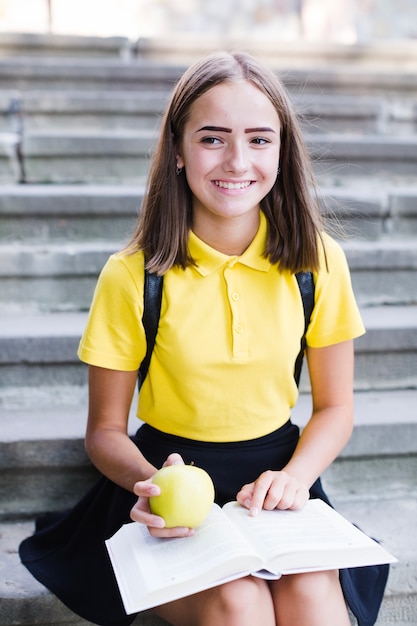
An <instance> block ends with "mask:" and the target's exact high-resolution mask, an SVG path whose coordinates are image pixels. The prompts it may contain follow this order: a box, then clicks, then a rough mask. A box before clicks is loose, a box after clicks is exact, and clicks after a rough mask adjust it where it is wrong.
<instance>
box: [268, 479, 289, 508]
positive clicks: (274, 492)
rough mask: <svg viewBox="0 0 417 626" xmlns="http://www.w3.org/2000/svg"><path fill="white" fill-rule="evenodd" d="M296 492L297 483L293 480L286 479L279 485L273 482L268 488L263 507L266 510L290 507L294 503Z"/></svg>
mask: <svg viewBox="0 0 417 626" xmlns="http://www.w3.org/2000/svg"><path fill="white" fill-rule="evenodd" d="M277 487H278V488H277ZM296 494H297V484H296V482H295V481H287V482H286V483H281V484H279V485H275V484H274V485H272V487H271V489H270V490H269V493H268V496H267V499H266V506H265V508H268V510H273V509H280V510H281V511H284V510H285V509H290V508H291V507H292V506H293V504H294V500H295V497H296Z"/></svg>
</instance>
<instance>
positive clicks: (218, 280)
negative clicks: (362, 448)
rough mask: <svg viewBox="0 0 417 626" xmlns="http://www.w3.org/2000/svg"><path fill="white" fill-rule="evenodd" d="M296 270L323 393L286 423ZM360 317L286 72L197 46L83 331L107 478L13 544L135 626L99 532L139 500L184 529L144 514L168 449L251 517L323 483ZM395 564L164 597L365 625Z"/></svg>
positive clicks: (104, 614) (344, 433) (241, 617)
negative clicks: (308, 295) (155, 285)
mask: <svg viewBox="0 0 417 626" xmlns="http://www.w3.org/2000/svg"><path fill="white" fill-rule="evenodd" d="M145 266H146V267H147V269H148V270H149V271H150V272H155V273H158V274H160V275H163V276H164V286H163V296H162V307H161V316H160V322H159V327H158V334H157V338H156V343H155V347H154V350H153V353H152V359H151V362H150V367H149V373H148V375H147V376H146V378H145V381H144V383H143V386H142V388H141V391H140V396H139V403H138V417H139V418H140V419H141V420H142V421H143V422H144V424H143V425H142V426H141V427H140V428H139V430H138V432H137V433H136V435H135V436H134V437H132V438H129V436H128V434H127V421H128V414H129V408H130V404H131V401H132V396H133V393H134V389H135V385H136V381H137V376H138V368H139V366H140V364H141V362H142V360H143V358H144V355H145V352H146V339H145V333H144V328H143V324H142V312H143V285H144V278H143V277H144V267H145ZM299 271H309V272H312V273H313V275H314V283H315V305H314V310H313V313H312V316H311V321H310V324H309V327H308V330H307V334H306V342H307V349H306V355H307V363H308V372H309V377H310V382H311V391H312V407H313V410H312V415H311V417H310V420H309V422H308V424H307V426H306V427H305V428H304V430H303V432H302V434H301V436H300V434H299V430H298V428H297V427H296V426H295V425H293V424H292V423H291V421H290V413H291V408H292V407H293V406H294V404H295V402H296V399H297V393H298V391H297V384H296V381H295V380H294V364H295V361H296V358H297V355H298V353H299V350H300V339H301V337H302V335H303V329H304V314H303V307H302V302H301V298H300V292H299V288H298V284H297V280H296V276H295V274H296V273H297V272H299ZM363 332H364V329H363V325H362V321H361V319H360V316H359V313H358V309H357V306H356V303H355V300H354V296H353V293H352V289H351V284H350V277H349V272H348V269H347V265H346V260H345V257H344V255H343V253H342V251H341V249H340V247H339V246H338V245H337V244H336V243H335V241H334V240H333V239H332V238H331V237H329V236H328V235H326V234H324V233H323V230H322V224H321V220H320V214H319V209H318V202H317V201H316V198H315V195H314V177H313V173H312V167H311V163H310V161H309V158H308V155H307V153H306V149H305V147H304V144H303V141H302V138H301V135H300V131H299V128H298V124H297V121H296V118H295V115H294V112H293V110H292V107H291V105H290V102H289V100H288V97H287V95H286V93H285V91H284V89H283V87H282V85H281V83H280V81H279V80H278V79H277V77H276V76H275V75H274V74H273V73H272V72H270V71H269V70H267V69H266V68H263V67H261V66H260V65H259V64H258V63H257V62H255V60H253V59H252V58H251V57H249V56H247V55H245V54H228V53H220V54H215V55H212V56H210V57H209V58H207V59H204V60H203V61H201V62H199V63H197V64H195V65H194V66H193V67H192V68H190V69H189V70H188V71H187V72H186V73H185V75H184V76H183V77H182V79H181V80H180V81H179V83H178V85H177V86H176V88H175V90H174V93H173V95H172V98H171V101H170V103H169V106H168V108H167V111H166V114H165V117H164V119H163V122H162V130H161V135H160V140H159V143H158V146H157V149H156V153H155V155H154V159H153V164H152V167H151V171H150V175H149V179H148V187H147V190H146V194H145V199H144V203H143V206H142V209H141V214H140V217H139V220H138V224H137V227H136V230H135V232H134V235H133V237H132V239H131V241H130V243H129V245H128V246H127V247H126V249H124V250H123V251H122V252H120V253H119V254H116V255H114V256H112V257H111V258H110V259H109V261H108V262H107V264H106V266H105V267H104V269H103V271H102V273H101V276H100V279H99V282H98V285H97V288H96V292H95V295H94V300H93V304H92V307H91V312H90V316H89V320H88V323H87V327H86V330H85V332H84V335H83V338H82V340H81V344H80V348H79V356H80V358H81V359H82V360H83V361H85V362H86V363H88V364H89V414H88V425H87V432H86V440H85V441H86V449H87V452H88V454H89V456H90V458H91V460H92V462H93V463H94V464H95V465H96V467H97V468H98V469H99V470H100V471H101V472H102V474H103V475H104V477H103V479H102V480H100V482H99V483H98V485H96V486H95V487H94V488H93V489H92V491H91V492H90V493H89V494H87V496H86V497H85V498H84V499H83V500H82V501H81V502H80V503H79V504H78V505H77V506H76V507H75V509H73V510H72V511H71V512H70V513H68V514H65V515H63V516H62V515H61V516H55V517H54V518H53V519H49V520H48V522H47V523H46V522H45V521H44V522H41V524H40V526H39V528H38V531H37V533H36V534H35V536H34V537H33V538H30V539H28V540H26V541H25V542H24V543H23V545H22V547H21V555H22V560H23V561H24V562H25V564H26V565H27V566H28V567H29V569H30V570H31V571H32V572H33V573H34V575H35V576H37V577H38V578H39V580H41V581H42V582H43V583H44V584H45V585H47V586H48V587H49V588H50V589H52V590H53V591H54V592H55V593H56V594H57V595H58V596H59V597H60V598H61V599H62V600H63V601H64V602H66V604H68V606H70V607H71V608H72V609H73V610H74V611H76V612H78V613H79V614H80V615H82V616H83V617H85V618H86V619H88V620H90V621H93V622H96V623H97V624H101V625H107V624H108V625H109V626H110V625H111V624H112V625H124V624H126V625H127V624H129V623H131V621H132V620H133V618H134V616H126V615H125V614H124V611H123V608H122V605H121V601H120V598H119V595H118V591H117V588H116V584H115V582H114V578H113V574H112V571H111V567H110V565H109V562H108V559H107V556H106V552H105V548H104V539H105V538H107V537H109V536H110V535H112V534H113V533H114V532H115V531H116V530H117V529H118V528H119V527H120V525H121V524H123V523H125V522H126V521H128V519H129V516H130V517H131V518H132V519H133V520H135V521H137V522H140V523H142V524H146V525H147V527H148V528H149V532H150V533H151V534H152V535H154V536H157V537H172V536H183V537H187V536H189V535H190V534H192V533H193V531H192V530H191V529H188V528H174V529H172V528H171V529H167V528H165V522H164V520H163V519H162V518H160V517H157V516H155V515H152V514H151V512H150V509H149V503H148V498H149V496H150V495H153V494H154V493H158V488H157V487H156V486H154V485H152V484H151V477H152V475H153V474H154V473H155V471H156V470H157V469H158V468H160V467H161V466H162V465H166V464H172V463H181V462H186V463H190V462H194V463H195V465H198V466H200V467H203V468H205V469H206V470H207V471H208V472H209V473H210V475H211V476H212V478H213V481H214V483H215V487H216V500H217V502H219V503H220V504H223V503H224V502H226V501H228V500H232V499H237V500H238V501H239V503H240V504H241V505H242V506H243V507H246V508H247V509H249V511H250V514H252V515H256V514H257V513H258V512H259V510H260V509H262V508H266V509H274V508H279V509H297V508H301V507H303V506H304V504H305V502H306V501H307V499H308V498H309V497H320V498H323V499H326V496H325V494H324V492H323V490H322V488H321V484H320V479H319V477H320V475H321V473H322V472H323V471H324V470H325V469H326V468H327V467H328V466H329V465H330V463H332V461H333V460H334V459H335V458H336V457H337V455H338V454H339V452H340V451H341V450H342V448H343V447H344V446H345V444H346V442H347V441H348V439H349V437H350V434H351V432H352V427H353V391H352V389H353V339H354V338H355V337H358V336H359V335H361V334H362V333H363ZM386 577H387V567H386V566H384V567H371V568H360V569H356V570H344V571H342V572H340V573H339V572H337V571H327V572H315V573H306V574H297V575H290V576H284V577H282V578H281V579H280V580H278V581H273V582H267V581H264V580H260V579H256V578H253V577H247V578H244V579H241V580H238V581H234V582H230V583H227V584H224V585H221V586H218V587H216V588H214V589H210V590H208V591H204V592H202V593H199V594H197V595H195V596H189V597H186V598H183V599H181V600H178V601H176V602H172V603H169V604H167V605H164V606H159V607H156V608H155V609H154V612H155V613H156V615H159V616H160V617H162V618H164V619H165V620H166V621H167V622H168V623H169V624H172V625H174V626H203V625H204V626H220V625H221V624H224V625H225V626H235V625H236V626H253V625H254V624H262V625H263V626H298V625H302V626H306V625H307V624H308V625H309V626H335V625H336V624H337V626H349V624H350V620H349V616H348V611H347V606H346V604H348V605H350V607H351V609H352V610H353V612H354V613H355V615H356V616H357V618H358V620H359V624H360V625H361V626H365V625H366V626H370V625H372V624H374V623H375V621H376V616H377V613H378V609H379V605H380V602H381V598H382V595H383V591H384V587H385V582H386ZM83 585H84V586H85V585H86V586H87V588H86V591H85V593H84V594H83V593H82V592H81V590H82V589H83Z"/></svg>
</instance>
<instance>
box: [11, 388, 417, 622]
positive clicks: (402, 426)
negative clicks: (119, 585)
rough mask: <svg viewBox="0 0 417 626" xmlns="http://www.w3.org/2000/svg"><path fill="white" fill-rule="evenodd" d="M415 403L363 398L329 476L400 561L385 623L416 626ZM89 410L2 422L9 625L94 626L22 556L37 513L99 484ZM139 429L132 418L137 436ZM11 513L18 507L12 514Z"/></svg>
mask: <svg viewBox="0 0 417 626" xmlns="http://www.w3.org/2000/svg"><path fill="white" fill-rule="evenodd" d="M416 399H417V390H414V391H411V390H409V391H401V392H379V393H369V392H368V393H357V394H356V415H357V417H356V421H357V426H356V429H355V432H354V436H353V437H352V440H351V442H350V443H349V444H348V446H347V448H346V449H345V451H344V452H343V453H342V455H341V457H340V459H339V460H338V461H336V462H335V464H334V465H333V466H332V468H331V469H330V470H329V471H328V472H327V473H326V474H325V476H324V478H323V481H324V485H325V488H326V490H327V492H328V494H329V496H330V497H331V499H332V502H333V503H334V504H335V506H336V507H337V509H338V510H339V511H340V512H341V513H342V514H343V515H345V516H346V517H347V518H348V519H350V520H352V521H354V522H355V523H358V524H359V525H360V527H361V528H362V529H363V530H364V531H365V532H368V533H369V534H371V535H372V536H373V537H376V538H377V539H378V540H379V541H382V543H383V544H384V545H385V546H386V547H387V549H389V550H390V551H391V552H393V553H394V554H395V555H396V556H397V558H398V559H399V563H397V564H395V565H394V566H392V570H391V575H390V579H389V584H388V588H387V593H386V597H385V599H384V603H383V607H382V609H381V612H380V616H379V619H378V626H393V625H394V624H395V625H396V626H399V625H403V626H405V624H407V625H409V624H415V622H414V621H413V620H414V616H415V615H416V610H417V551H416V544H415V541H414V534H415V532H414V531H415V520H416V514H417V506H416V501H417V500H416V496H417V482H416V478H415V477H416V461H417V454H416V453H417V445H416V441H417V437H416V434H417V412H416V410H415V407H416V406H417V404H416ZM309 402H310V400H309V398H308V397H307V396H301V398H300V402H299V404H298V405H297V407H296V411H295V415H294V420H295V421H296V422H297V423H300V424H301V425H302V424H303V423H304V422H305V420H306V415H307V414H308V410H309ZM85 411H86V409H85V406H76V407H75V406H73V407H72V408H71V407H65V408H64V410H61V411H60V413H59V416H58V419H57V413H56V412H54V411H53V410H52V409H51V408H50V409H49V410H43V409H35V410H33V408H32V410H26V411H23V410H20V411H16V410H14V411H8V412H5V419H4V420H2V421H1V422H0V442H1V443H0V449H1V455H0V459H1V465H0V480H1V482H2V489H1V495H2V499H1V501H2V503H3V502H5V503H6V504H5V505H4V506H3V516H2V517H3V519H2V521H0V569H1V570H4V572H5V573H6V575H5V576H4V577H2V578H1V582H0V625H4V626H6V625H7V626H9V625H10V624H15V625H17V624H22V625H25V626H26V625H27V626H29V624H35V623H42V624H59V623H63V624H71V626H75V625H76V624H77V625H78V624H79V625H80V626H81V624H83V623H85V622H83V621H81V620H78V619H77V618H76V616H74V615H72V614H71V612H69V611H68V610H66V609H65V608H64V607H63V606H62V605H61V603H60V602H59V601H58V600H56V598H54V597H53V596H52V595H51V594H49V592H47V591H46V590H45V589H44V588H43V587H42V586H41V585H40V584H39V583H37V582H36V581H35V580H34V579H33V578H32V577H31V576H30V575H29V574H28V572H27V571H26V569H25V568H23V567H22V566H21V564H20V562H19V559H18V555H17V547H18V545H19V543H20V541H21V540H22V539H23V538H24V537H26V536H28V535H29V534H30V533H31V532H33V522H32V521H31V520H32V516H34V515H36V514H37V513H38V512H40V511H42V510H48V509H51V508H53V509H55V510H57V509H59V508H61V507H66V506H72V504H73V503H74V502H75V501H76V499H77V498H78V497H79V495H80V494H81V493H83V492H84V491H85V488H86V487H87V486H88V480H90V481H92V480H94V475H93V474H89V468H88V466H87V462H86V458H85V453H84V450H83V447H82V437H83V431H84V422H85ZM398 415H400V418H398ZM136 427H137V425H136V424H134V422H133V418H131V422H130V428H131V430H132V431H133V429H135V428H136ZM74 467H78V468H79V469H81V470H83V472H84V482H83V480H82V476H81V478H80V477H78V482H77V481H76V480H74V478H75V474H74ZM65 474H66V476H65ZM16 485H17V486H16ZM39 485H41V486H42V487H41V488H40V487H39ZM45 487H47V488H46V489H45ZM54 491H55V497H54ZM3 494H5V497H3ZM11 494H14V495H16V498H15V502H14V504H13V503H12V496H11ZM36 498H38V501H37V503H35V499H36ZM7 506H10V507H17V508H11V511H6V510H5V508H6V507H7ZM25 507H26V508H25ZM47 611H48V614H46V612H47ZM148 619H149V618H148V616H147V615H145V614H144V615H141V616H139V617H138V618H137V620H136V622H135V624H136V626H139V625H142V624H143V626H145V624H146V625H147V626H151V624H152V626H156V625H157V624H158V626H159V622H151V621H148ZM32 620H33V621H32ZM352 623H353V622H352Z"/></svg>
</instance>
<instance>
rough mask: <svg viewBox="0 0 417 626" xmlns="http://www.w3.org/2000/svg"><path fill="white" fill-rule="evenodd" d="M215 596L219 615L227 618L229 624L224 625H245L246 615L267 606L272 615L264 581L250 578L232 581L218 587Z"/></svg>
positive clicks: (269, 595)
mask: <svg viewBox="0 0 417 626" xmlns="http://www.w3.org/2000/svg"><path fill="white" fill-rule="evenodd" d="M216 595H217V598H216V600H217V602H218V607H219V608H220V609H221V614H222V615H224V616H225V617H229V620H230V622H226V623H246V622H245V620H246V618H247V617H248V615H250V614H251V613H256V611H257V610H258V611H259V607H260V606H262V607H263V608H264V609H266V610H267V607H268V605H269V607H270V612H271V615H272V614H273V604H272V597H271V594H270V591H269V588H268V586H267V584H266V583H265V581H264V580H260V579H256V578H252V577H250V576H248V577H247V578H241V579H239V580H234V581H231V582H229V583H226V584H224V585H221V586H220V587H218V588H217V594H216ZM239 618H241V619H242V622H239ZM265 623H268V620H266V622H265Z"/></svg>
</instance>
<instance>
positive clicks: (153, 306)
mask: <svg viewBox="0 0 417 626" xmlns="http://www.w3.org/2000/svg"><path fill="white" fill-rule="evenodd" d="M295 276H296V278H297V282H298V286H299V289H300V293H301V298H302V301H303V307H304V333H303V336H302V338H301V341H300V352H299V353H298V356H297V358H296V361H295V366H294V379H295V382H296V383H297V386H298V384H299V382H300V376H301V368H302V365H303V358H304V352H305V348H306V337H305V336H306V332H307V328H308V325H309V323H310V317H311V313H312V311H313V308H314V279H313V274H312V273H311V272H298V274H296V275H295ZM162 285H163V276H158V274H154V273H150V272H148V271H147V270H145V282H144V287H143V315H142V323H143V326H144V328H145V335H146V355H145V358H144V359H143V361H142V363H141V365H140V368H139V375H138V387H139V389H140V387H141V386H142V383H143V381H144V380H145V377H146V374H147V373H148V368H149V363H150V360H151V356H152V352H153V348H154V345H155V339H156V334H157V332H158V324H159V316H160V312H161V302H162Z"/></svg>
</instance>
